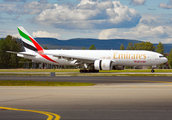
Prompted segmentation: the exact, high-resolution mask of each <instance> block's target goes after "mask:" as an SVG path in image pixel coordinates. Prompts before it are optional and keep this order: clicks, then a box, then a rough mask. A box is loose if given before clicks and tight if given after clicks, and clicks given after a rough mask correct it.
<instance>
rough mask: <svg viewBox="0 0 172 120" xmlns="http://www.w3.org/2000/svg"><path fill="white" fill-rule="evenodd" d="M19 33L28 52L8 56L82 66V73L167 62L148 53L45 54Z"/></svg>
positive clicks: (158, 56) (71, 52)
mask: <svg viewBox="0 0 172 120" xmlns="http://www.w3.org/2000/svg"><path fill="white" fill-rule="evenodd" d="M18 31H19V34H20V36H21V40H22V41H23V45H24V49H25V52H12V51H7V52H10V53H15V54H17V56H19V57H24V58H28V59H31V60H34V61H37V62H42V63H48V64H54V65H75V66H83V69H81V70H80V72H99V70H112V69H113V70H115V69H116V70H119V69H124V68H125V66H156V65H159V64H163V63H165V62H167V58H166V57H164V56H163V55H162V54H159V53H156V52H152V51H145V50H44V49H43V48H42V47H41V46H40V45H39V44H38V43H37V42H36V40H35V39H34V38H33V37H31V35H29V33H28V32H27V31H26V30H25V29H24V28H23V27H18ZM151 72H154V67H153V68H152V70H151Z"/></svg>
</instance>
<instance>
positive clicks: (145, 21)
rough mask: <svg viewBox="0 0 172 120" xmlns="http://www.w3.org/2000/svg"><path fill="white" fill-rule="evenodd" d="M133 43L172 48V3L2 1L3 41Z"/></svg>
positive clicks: (0, 26)
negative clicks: (25, 37) (23, 37)
mask: <svg viewBox="0 0 172 120" xmlns="http://www.w3.org/2000/svg"><path fill="white" fill-rule="evenodd" d="M18 26H23V27H24V28H25V29H26V30H27V31H28V32H29V33H30V35H31V36H33V37H51V38H57V39H61V40H67V39H72V38H98V39H103V40H104V39H105V40H106V39H134V40H141V41H144V42H147V41H148V42H151V43H159V42H162V43H170V44H172V0H0V38H5V37H6V36H7V35H12V36H14V37H19V34H18V31H17V27H18Z"/></svg>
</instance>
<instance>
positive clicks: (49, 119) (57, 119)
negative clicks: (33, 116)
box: [0, 106, 60, 120]
mask: <svg viewBox="0 0 172 120" xmlns="http://www.w3.org/2000/svg"><path fill="white" fill-rule="evenodd" d="M0 108H1V109H4V110H16V111H25V112H35V113H40V114H44V115H47V116H48V118H47V120H53V115H54V116H55V119H54V120H60V116H59V115H57V114H55V113H50V112H44V111H37V110H27V109H17V108H9V107H1V106H0Z"/></svg>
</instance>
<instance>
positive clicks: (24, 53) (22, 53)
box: [6, 51, 36, 57]
mask: <svg viewBox="0 0 172 120" xmlns="http://www.w3.org/2000/svg"><path fill="white" fill-rule="evenodd" d="M6 52H8V53H14V54H21V55H27V56H31V57H35V56H36V55H33V54H29V53H26V52H14V51H6Z"/></svg>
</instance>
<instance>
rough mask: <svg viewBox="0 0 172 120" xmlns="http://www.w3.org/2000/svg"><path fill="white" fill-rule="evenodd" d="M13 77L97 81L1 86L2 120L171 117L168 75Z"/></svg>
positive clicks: (171, 83)
mask: <svg viewBox="0 0 172 120" xmlns="http://www.w3.org/2000/svg"><path fill="white" fill-rule="evenodd" d="M8 79H12V80H13V79H14V78H13V76H12V77H11V78H10V77H9V76H6V77H5V76H3V77H2V76H1V77H0V80H8ZM15 79H17V80H18V79H21V80H39V81H40V80H41V81H42V80H51V81H71V82H90V83H96V84H97V85H95V86H85V87H24V86H22V87H14V86H11V87H7V86H1V87H0V119H2V120H18V119H22V120H29V119H34V120H46V119H47V120H51V119H52V120H55V119H56V120H58V119H59V116H60V120H119V119H121V120H144V119H146V120H153V119H156V120H162V119H164V120H171V118H172V77H28V76H27V77H16V76H15ZM2 107H6V108H2ZM14 108H15V109H14ZM24 110H25V111H24ZM51 115H52V116H53V118H52V117H51Z"/></svg>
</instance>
